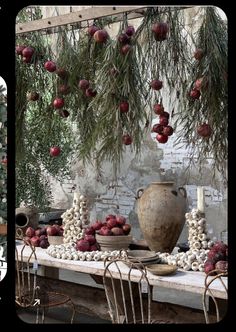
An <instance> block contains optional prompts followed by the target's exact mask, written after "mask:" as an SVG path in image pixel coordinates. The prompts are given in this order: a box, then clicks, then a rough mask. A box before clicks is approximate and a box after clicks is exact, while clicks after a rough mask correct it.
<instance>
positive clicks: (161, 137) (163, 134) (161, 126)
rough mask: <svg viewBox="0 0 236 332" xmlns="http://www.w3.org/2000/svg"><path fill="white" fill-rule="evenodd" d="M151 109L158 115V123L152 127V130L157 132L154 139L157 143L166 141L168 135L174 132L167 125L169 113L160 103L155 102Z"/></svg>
mask: <svg viewBox="0 0 236 332" xmlns="http://www.w3.org/2000/svg"><path fill="white" fill-rule="evenodd" d="M153 109H154V113H155V114H157V115H158V116H159V123H156V124H155V125H154V126H153V127H152V132H154V133H157V135H156V140H157V141H158V142H159V143H166V142H167V141H168V137H169V136H171V135H172V134H173V132H174V130H173V128H172V127H171V126H169V125H168V124H169V117H170V114H169V113H168V112H165V110H164V107H163V105H162V104H158V103H157V104H155V105H154V106H153Z"/></svg>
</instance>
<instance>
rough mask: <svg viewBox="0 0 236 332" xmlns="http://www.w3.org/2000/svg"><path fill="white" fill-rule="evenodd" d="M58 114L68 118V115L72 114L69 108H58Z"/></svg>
mask: <svg viewBox="0 0 236 332" xmlns="http://www.w3.org/2000/svg"><path fill="white" fill-rule="evenodd" d="M58 114H59V115H60V116H61V117H62V118H68V116H69V115H70V113H69V112H68V111H67V110H61V109H59V110H58Z"/></svg>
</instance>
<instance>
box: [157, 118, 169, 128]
mask: <svg viewBox="0 0 236 332" xmlns="http://www.w3.org/2000/svg"><path fill="white" fill-rule="evenodd" d="M168 123H169V120H168V119H167V117H165V116H162V117H160V120H159V124H160V125H162V126H167V125H168Z"/></svg>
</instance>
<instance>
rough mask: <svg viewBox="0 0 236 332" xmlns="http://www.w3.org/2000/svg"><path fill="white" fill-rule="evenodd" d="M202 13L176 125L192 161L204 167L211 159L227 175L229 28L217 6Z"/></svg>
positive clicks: (205, 9) (216, 167)
mask: <svg viewBox="0 0 236 332" xmlns="http://www.w3.org/2000/svg"><path fill="white" fill-rule="evenodd" d="M202 10H203V11H204V15H203V22H202V24H201V27H200V29H199V30H198V32H197V35H196V39H195V44H196V49H195V52H194V55H193V63H192V70H191V72H190V75H189V78H188V93H187V94H186V96H185V97H184V98H182V101H181V105H182V109H181V111H180V112H179V113H178V114H177V115H178V119H177V121H176V126H179V128H180V130H179V132H178V137H179V141H182V142H184V143H185V144H187V145H189V146H190V147H191V149H192V151H191V157H192V158H191V159H192V161H194V160H195V161H197V162H198V164H200V166H201V165H202V164H204V163H205V162H206V159H207V158H211V159H212V160H213V169H214V168H215V169H217V170H218V171H220V172H221V174H222V175H224V176H225V171H226V165H225V161H226V160H227V157H228V154H227V132H228V129H227V122H228V102H227V101H228V92H227V57H228V51H227V26H226V24H225V22H224V21H223V20H222V19H221V17H220V16H219V15H218V14H217V12H216V9H215V8H214V7H207V8H204V9H202ZM180 126H181V127H180ZM213 174H214V173H213Z"/></svg>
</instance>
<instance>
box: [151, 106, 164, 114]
mask: <svg viewBox="0 0 236 332" xmlns="http://www.w3.org/2000/svg"><path fill="white" fill-rule="evenodd" d="M153 109H154V113H156V114H157V115H160V114H162V113H163V112H164V107H163V105H162V104H155V105H154V106H153Z"/></svg>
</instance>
